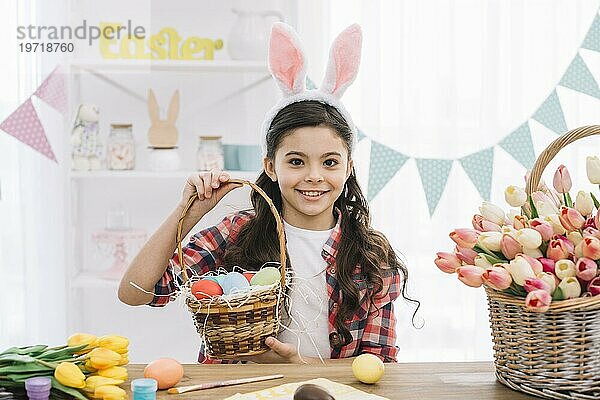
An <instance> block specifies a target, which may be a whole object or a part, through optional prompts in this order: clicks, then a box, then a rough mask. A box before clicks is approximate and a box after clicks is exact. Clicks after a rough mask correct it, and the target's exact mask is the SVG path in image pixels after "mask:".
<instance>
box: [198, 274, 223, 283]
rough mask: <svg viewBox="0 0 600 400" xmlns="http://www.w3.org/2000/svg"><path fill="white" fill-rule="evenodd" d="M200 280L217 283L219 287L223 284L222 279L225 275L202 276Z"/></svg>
mask: <svg viewBox="0 0 600 400" xmlns="http://www.w3.org/2000/svg"><path fill="white" fill-rule="evenodd" d="M202 279H208V280H209V281H213V282H217V283H218V284H219V285H220V284H221V283H222V282H223V279H225V275H209V276H203V277H202Z"/></svg>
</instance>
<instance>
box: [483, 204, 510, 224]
mask: <svg viewBox="0 0 600 400" xmlns="http://www.w3.org/2000/svg"><path fill="white" fill-rule="evenodd" d="M479 211H480V212H481V215H482V216H483V219H485V220H487V221H490V222H493V223H495V224H498V225H500V226H502V225H504V219H505V215H504V211H503V210H502V209H501V208H500V207H498V206H497V205H495V204H493V203H490V202H487V201H484V202H483V204H482V205H481V207H479Z"/></svg>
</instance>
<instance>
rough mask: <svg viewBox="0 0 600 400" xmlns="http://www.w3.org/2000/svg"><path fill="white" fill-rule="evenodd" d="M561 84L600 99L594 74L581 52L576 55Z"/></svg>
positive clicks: (599, 91) (599, 90)
mask: <svg viewBox="0 0 600 400" xmlns="http://www.w3.org/2000/svg"><path fill="white" fill-rule="evenodd" d="M559 85H562V86H564V87H568V88H569V89H573V90H577V91H578V92H581V93H585V94H588V95H590V96H593V97H596V98H598V99H600V89H599V88H598V83H596V80H595V79H594V76H593V75H592V73H591V72H590V70H589V69H588V67H587V65H585V61H583V58H581V56H580V55H579V54H577V55H576V56H575V58H574V59H573V61H572V62H571V65H569V68H568V69H567V72H565V74H564V75H563V77H562V79H561V80H560V83H559Z"/></svg>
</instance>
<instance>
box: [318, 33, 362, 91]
mask: <svg viewBox="0 0 600 400" xmlns="http://www.w3.org/2000/svg"><path fill="white" fill-rule="evenodd" d="M361 46H362V30H361V28H360V25H358V24H353V25H350V26H349V27H347V28H346V29H344V31H343V32H342V33H340V34H339V35H338V37H337V38H336V39H335V41H334V42H333V44H332V45H331V50H330V52H329V62H328V64H327V70H326V71H325V79H323V83H322V84H321V87H320V90H321V91H323V92H325V93H330V94H332V95H333V96H335V97H337V98H338V99H339V98H340V97H342V95H343V94H344V92H345V91H346V89H347V88H348V86H350V84H351V83H352V82H354V79H355V78H356V75H357V74H358V66H359V65H360V52H361Z"/></svg>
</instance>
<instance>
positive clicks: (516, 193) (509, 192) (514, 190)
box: [504, 186, 527, 207]
mask: <svg viewBox="0 0 600 400" xmlns="http://www.w3.org/2000/svg"><path fill="white" fill-rule="evenodd" d="M504 200H506V202H507V203H508V204H510V206H511V207H521V206H522V205H523V204H525V203H526V202H527V193H525V190H524V189H523V188H520V187H518V186H509V187H507V188H506V190H505V191H504Z"/></svg>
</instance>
